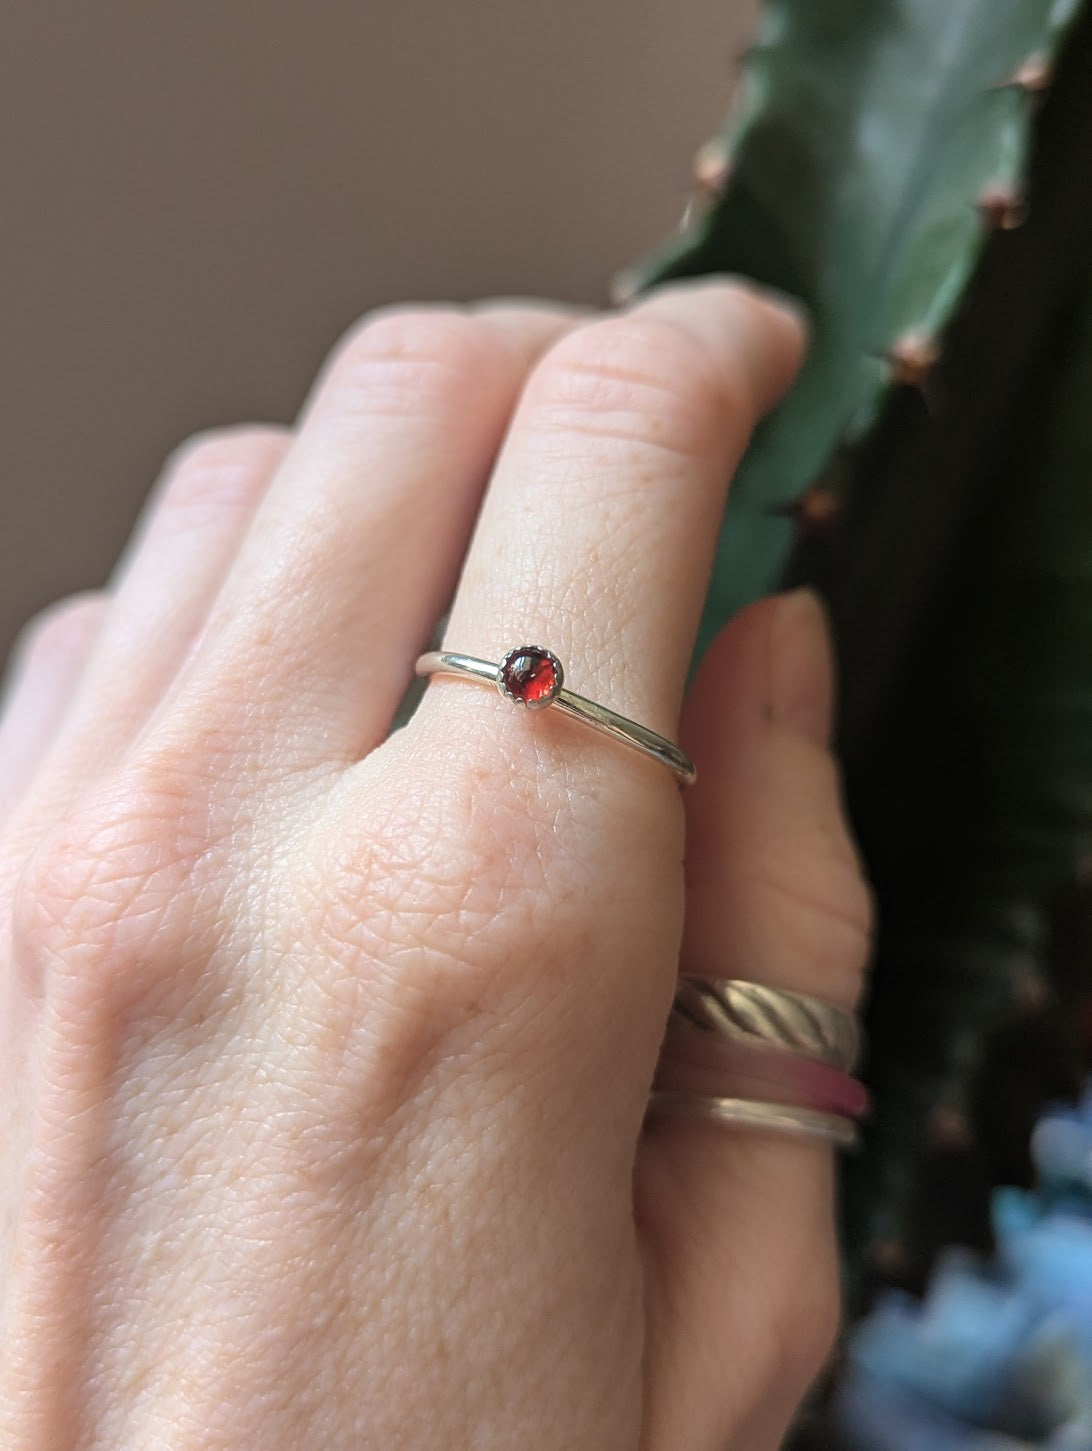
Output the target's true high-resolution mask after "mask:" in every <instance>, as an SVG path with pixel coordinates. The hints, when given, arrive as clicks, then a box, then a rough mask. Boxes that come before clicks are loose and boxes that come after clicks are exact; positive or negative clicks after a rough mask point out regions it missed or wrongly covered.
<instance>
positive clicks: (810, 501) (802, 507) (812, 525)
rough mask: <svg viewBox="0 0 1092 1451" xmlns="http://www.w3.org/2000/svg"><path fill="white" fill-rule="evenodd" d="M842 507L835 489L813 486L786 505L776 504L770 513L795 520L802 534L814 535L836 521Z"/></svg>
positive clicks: (819, 485) (818, 485)
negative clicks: (832, 521)
mask: <svg viewBox="0 0 1092 1451" xmlns="http://www.w3.org/2000/svg"><path fill="white" fill-rule="evenodd" d="M841 507H842V501H841V499H840V498H839V497H838V495H837V494H835V493H834V491H833V489H827V488H824V487H823V486H822V485H821V484H813V485H812V486H811V488H810V489H805V490H804V492H803V493H802V494H800V495H798V497H797V498H795V499H789V500H788V502H787V503H784V504H774V505H773V507H772V509H771V511H770V512H771V513H773V514H779V515H781V517H782V518H786V519H793V520H795V521H796V524H797V526H798V527H799V529H800V531H801V533H803V534H813V533H815V532H816V531H817V530H820V529H822V528H824V527H825V526H826V525H828V524H829V523H830V522H831V520H833V519H835V518H836V517H837V515H838V513H839V511H840V509H841Z"/></svg>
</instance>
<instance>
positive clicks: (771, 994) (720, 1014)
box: [672, 976, 862, 1073]
mask: <svg viewBox="0 0 1092 1451" xmlns="http://www.w3.org/2000/svg"><path fill="white" fill-rule="evenodd" d="M672 1012H673V1015H674V1017H675V1018H676V1019H679V1020H681V1021H683V1022H686V1023H689V1024H691V1026H693V1027H695V1028H700V1029H702V1030H704V1031H705V1032H708V1033H715V1034H717V1035H719V1036H720V1037H723V1038H731V1039H734V1040H737V1041H743V1042H751V1043H756V1042H757V1043H766V1044H768V1045H769V1046H770V1047H773V1048H781V1049H784V1051H785V1052H788V1053H799V1054H800V1055H801V1056H802V1057H805V1058H814V1059H817V1060H818V1061H819V1062H820V1063H827V1064H829V1065H830V1067H832V1068H840V1069H842V1071H843V1072H845V1073H852V1072H853V1070H854V1068H855V1067H856V1066H857V1060H858V1058H859V1057H860V1053H861V1036H862V1035H861V1027H860V1023H859V1021H858V1019H857V1015H856V1014H855V1013H851V1012H847V1011H846V1010H845V1009H844V1008H837V1007H835V1006H834V1004H833V1003H828V1002H825V1001H824V1000H823V999H822V998H813V997H809V996H808V995H807V994H805V993H794V992H788V991H787V990H786V989H784V988H772V987H767V986H766V985H765V984H764V983H757V982H745V981H742V980H741V979H739V978H731V977H689V976H686V977H683V978H681V979H680V980H679V984H678V987H677V988H676V990H675V1003H674V1007H673V1009H672Z"/></svg>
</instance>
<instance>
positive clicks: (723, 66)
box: [0, 0, 753, 656]
mask: <svg viewBox="0 0 1092 1451" xmlns="http://www.w3.org/2000/svg"><path fill="white" fill-rule="evenodd" d="M752 10H753V6H752V0H735V3H726V0H670V3H668V0H551V3H550V4H548V5H541V4H530V3H512V0H506V3H504V0H459V3H458V4H452V3H451V0H321V3H317V4H315V3H308V4H304V3H302V0H294V3H289V0H260V3H258V0H215V3H213V0H185V3H183V0H99V3H96V4H82V3H79V0H67V3H64V4H60V3H56V0H34V3H30V0H16V3H15V4H12V5H8V6H5V7H4V13H3V16H2V17H0V95H2V96H3V98H4V124H3V125H2V126H0V179H2V184H3V199H4V200H3V224H2V226H0V277H2V278H3V284H2V289H3V318H2V326H0V398H2V400H3V404H2V409H3V415H2V416H3V427H2V428H0V656H2V655H5V654H6V653H7V649H8V646H9V644H10V641H11V638H12V636H13V635H14V634H15V632H16V631H17V630H18V627H19V625H20V624H21V623H22V622H23V620H25V619H26V617H27V616H28V615H29V614H31V613H32V612H33V611H34V610H36V609H38V608H39V607H40V606H42V605H43V604H45V603H47V602H48V601H49V600H51V599H54V598H56V597H57V596H59V595H62V594H66V593H68V592H70V591H72V590H75V589H82V588H86V587H88V586H95V585H98V584H100V583H101V582H102V581H103V579H104V577H105V575H106V573H107V571H108V570H109V568H110V565H111V563H112V561H113V559H114V558H115V556H116V555H117V553H118V551H119V549H120V547H121V544H122V542H123V540H124V538H125V535H126V533H127V532H128V529H129V527H130V525H131V523H132V519H133V516H134V514H135V512H136V510H137V509H138V507H139V505H140V502H141V500H142V498H143V496H144V494H145V493H146V491H147V489H148V487H149V485H150V484H151V482H152V480H153V478H154V476H155V474H156V471H157V470H158V468H159V465H160V463H161V462H162V459H163V457H164V456H165V454H166V453H168V452H169V450H170V449H172V448H173V447H174V446H175V445H176V444H177V443H179V442H180V441H181V440H182V439H183V438H185V437H186V436H187V435H188V434H189V433H191V432H193V431H194V430H195V429H200V428H206V427H209V426H210V425H214V424H218V423H225V422H238V421H253V420H262V421H265V420H270V421H287V420H289V419H291V417H292V416H293V414H294V412H295V410H296V408H297V407H298V405H299V403H300V401H301V399H302V396H303V393H304V391H305V389H306V388H307V385H308V382H309V380H310V378H311V376H312V374H313V373H314V370H315V368H316V367H317V365H318V364H319V362H320V360H321V359H322V357H323V355H324V353H325V352H326V351H327V349H328V348H329V347H330V345H331V344H332V343H333V342H334V340H335V339H336V338H337V336H338V335H339V334H340V333H341V332H342V330H343V329H344V328H345V327H346V326H347V325H348V324H349V323H350V322H351V321H352V320H353V319H354V318H355V317H357V316H358V315H359V314H360V313H361V312H363V311H364V310H365V309H367V308H369V307H371V306H373V305H375V304H376V303H384V302H391V301H396V300H402V299H430V298H444V297H449V298H468V297H475V296H479V295H482V294H489V293H533V294H541V295H546V296H553V297H560V298H565V299H571V300H579V301H586V302H594V303H598V302H602V301H603V300H604V299H605V297H606V292H607V286H608V283H609V279H610V277H611V275H612V273H613V272H614V271H615V270H617V268H618V267H620V266H621V265H623V264H624V263H626V262H627V261H629V260H630V259H632V258H634V257H635V256H636V255H638V254H639V253H641V252H642V251H643V250H644V249H646V248H647V247H649V246H650V245H652V244H653V243H655V242H656V241H657V240H658V239H659V237H660V236H661V235H662V234H663V233H665V232H666V231H668V230H669V229H670V228H671V227H672V226H673V225H674V224H675V222H676V221H677V219H678V217H679V215H680V213H681V211H682V208H683V206H684V204H685V202H686V198H687V195H688V191H689V186H690V162H691V157H692V155H693V152H694V151H695V150H696V148H697V146H698V145H699V143H700V142H701V141H703V140H704V139H705V138H706V136H708V135H709V134H710V133H711V131H712V130H713V128H714V127H715V126H716V125H717V123H718V122H719V120H720V119H721V116H722V114H723V111H724V109H725V106H726V104H727V101H728V98H729V95H730V92H731V86H732V78H733V74H734V69H735V58H736V56H737V55H738V53H739V51H740V49H741V48H742V47H743V46H744V45H745V44H746V41H747V36H748V34H749V30H750V26H751V22H752Z"/></svg>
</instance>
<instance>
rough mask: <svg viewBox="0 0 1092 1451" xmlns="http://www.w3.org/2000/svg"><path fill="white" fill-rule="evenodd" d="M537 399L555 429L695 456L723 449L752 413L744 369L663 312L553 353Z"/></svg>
mask: <svg viewBox="0 0 1092 1451" xmlns="http://www.w3.org/2000/svg"><path fill="white" fill-rule="evenodd" d="M529 393H530V396H531V397H532V398H533V399H534V401H535V403H536V404H537V407H538V410H539V416H540V419H541V421H543V422H544V423H545V424H546V426H547V427H548V428H549V429H550V430H551V431H557V430H559V429H560V430H562V431H565V432H576V433H579V434H581V435H589V434H590V435H591V436H593V437H598V438H601V439H603V440H604V441H606V442H607V443H608V444H609V443H610V442H612V441H613V442H615V443H622V444H623V445H626V446H629V447H632V446H633V445H637V446H638V447H640V448H643V449H648V448H653V449H657V450H661V451H663V452H666V453H669V454H677V455H681V456H682V457H683V458H684V459H687V460H690V459H693V458H696V457H700V458H707V457H708V455H709V453H710V451H711V450H715V451H720V449H721V447H722V439H723V437H724V435H725V434H726V432H727V431H728V428H729V425H731V424H732V423H734V421H735V420H739V419H742V420H744V422H745V424H749V421H750V418H751V416H752V414H753V404H752V402H751V399H750V390H749V387H748V385H747V381H746V379H745V377H744V375H743V372H742V370H741V369H740V368H738V367H736V366H733V365H732V364H731V363H730V362H729V361H727V360H724V361H722V362H721V361H718V360H716V359H715V358H714V357H713V356H712V354H711V353H710V351H709V350H708V349H707V348H705V347H704V346H703V345H702V344H701V343H700V342H699V341H698V339H697V338H695V337H693V336H692V335H691V334H690V333H688V332H687V331H686V330H685V329H684V328H682V327H680V326H677V325H676V324H675V323H673V322H670V321H668V320H666V319H664V318H658V317H648V316H645V317H640V316H630V317H622V318H607V319H604V320H602V321H598V322H594V323H589V324H588V325H586V326H585V327H582V328H578V329H576V330H575V331H574V332H572V333H570V334H568V335H567V336H566V337H565V338H563V339H562V340H561V341H560V342H559V343H557V344H556V345H555V347H554V348H553V349H552V350H551V352H550V353H548V354H547V356H546V358H545V359H544V361H543V363H542V364H541V365H540V367H539V369H538V371H537V373H536V375H535V378H534V380H533V383H532V386H531V389H530V390H529Z"/></svg>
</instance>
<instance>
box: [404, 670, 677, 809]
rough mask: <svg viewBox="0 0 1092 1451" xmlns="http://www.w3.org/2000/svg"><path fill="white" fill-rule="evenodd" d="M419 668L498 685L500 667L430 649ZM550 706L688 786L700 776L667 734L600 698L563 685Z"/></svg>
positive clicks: (430, 673)
mask: <svg viewBox="0 0 1092 1451" xmlns="http://www.w3.org/2000/svg"><path fill="white" fill-rule="evenodd" d="M416 671H417V674H418V675H462V676H469V677H470V678H471V679H474V680H482V681H484V682H485V683H486V684H487V685H493V686H495V685H496V683H497V671H498V667H497V666H496V665H492V664H490V662H489V661H488V660H479V659H478V658H477V657H476V656H474V655H460V654H458V653H456V652H455V651H452V650H429V651H428V653H427V654H425V655H422V656H421V657H420V659H419V660H418V661H417V665H416ZM547 709H554V710H560V711H564V713H565V714H566V715H571V716H574V717H575V718H576V719H577V720H581V721H583V722H584V724H585V725H589V726H591V727H592V728H593V729H594V730H597V731H602V733H603V734H604V735H608V736H613V738H614V739H615V740H616V741H621V742H622V743H623V744H624V745H627V746H632V747H633V748H634V749H635V750H638V751H641V752H642V754H644V755H646V756H651V757H652V758H653V760H656V761H659V762H660V764H661V765H664V766H666V767H667V768H668V770H670V771H672V772H673V773H674V774H675V775H676V776H677V777H678V779H679V781H680V782H681V784H682V785H684V786H691V785H693V783H694V780H695V778H696V777H697V774H698V773H697V771H696V770H695V768H694V763H693V761H692V760H691V759H690V757H689V756H688V755H687V754H686V752H685V751H681V750H680V749H679V748H678V746H676V745H675V744H674V742H672V741H669V740H668V739H667V737H666V736H661V735H657V733H656V732H655V731H650V730H649V729H648V727H647V726H643V725H638V723H637V722H636V721H633V720H628V719H627V718H626V717H625V716H624V715H619V714H618V712H617V711H614V710H610V709H609V708H608V707H607V706H605V705H600V704H599V703H598V701H594V700H587V699H586V698H585V697H584V696H583V695H577V693H576V692H575V691H574V690H567V689H566V688H565V687H564V686H562V688H561V690H559V691H558V693H557V696H556V697H555V698H554V700H552V701H551V702H550V705H549V706H548V707H547Z"/></svg>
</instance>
